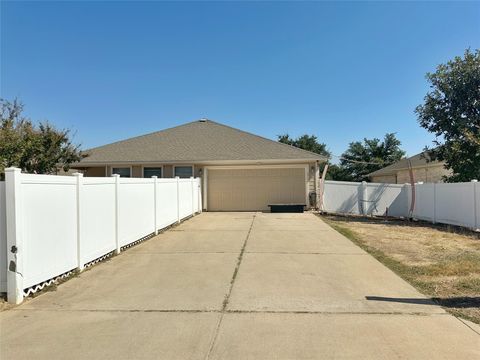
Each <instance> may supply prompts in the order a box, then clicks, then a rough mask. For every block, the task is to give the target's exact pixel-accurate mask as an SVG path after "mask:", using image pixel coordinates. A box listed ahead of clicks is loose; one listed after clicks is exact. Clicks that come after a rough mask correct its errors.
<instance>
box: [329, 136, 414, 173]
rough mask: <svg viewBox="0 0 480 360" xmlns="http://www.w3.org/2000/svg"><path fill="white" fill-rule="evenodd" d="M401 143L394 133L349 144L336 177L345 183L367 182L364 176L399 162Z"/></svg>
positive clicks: (403, 152) (402, 154)
mask: <svg viewBox="0 0 480 360" xmlns="http://www.w3.org/2000/svg"><path fill="white" fill-rule="evenodd" d="M400 145H401V142H400V140H398V139H397V138H396V136H395V134H394V133H390V134H385V137H384V139H383V142H382V141H380V139H377V138H374V139H363V143H362V142H360V141H355V142H351V143H350V145H349V146H348V149H347V150H346V151H345V152H344V153H343V154H342V158H341V160H340V170H341V171H340V172H339V174H337V177H342V180H345V181H363V180H367V178H366V175H367V174H369V173H371V172H373V171H376V170H379V169H381V168H383V167H385V166H388V165H390V164H393V163H394V162H397V161H398V160H400V159H401V158H402V157H403V156H404V155H405V151H403V150H401V149H400Z"/></svg>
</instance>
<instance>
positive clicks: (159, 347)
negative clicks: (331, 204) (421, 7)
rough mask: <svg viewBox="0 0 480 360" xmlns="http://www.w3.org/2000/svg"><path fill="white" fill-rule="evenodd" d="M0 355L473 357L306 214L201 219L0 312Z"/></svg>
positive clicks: (412, 296)
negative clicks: (19, 304)
mask: <svg viewBox="0 0 480 360" xmlns="http://www.w3.org/2000/svg"><path fill="white" fill-rule="evenodd" d="M0 321H1V323H0V326H1V327H0V331H1V332H0V358H1V359H29V358H36V359H69V360H73V359H168V360H170V359H229V360H231V359H330V358H335V359H337V358H339V359H343V358H354V359H360V358H368V359H429V358H435V359H453V358H458V359H480V335H479V333H478V332H476V331H478V328H475V327H473V326H472V327H469V326H467V325H466V324H465V323H464V322H462V321H460V320H458V319H456V318H455V317H453V316H451V315H448V314H446V313H445V312H444V310H443V309H441V308H440V307H438V306H436V305H434V304H433V303H431V302H430V301H428V300H427V299H425V298H424V297H423V296H422V295H421V294H420V293H418V292H417V291H416V290H415V289H414V288H412V287H411V286H410V285H408V284H407V283H406V282H404V281H403V280H401V279H400V278H399V277H398V276H396V275H395V274H393V273H392V272H391V271H390V270H388V269H387V268H385V267H384V266H383V265H381V264H380V263H379V262H377V261H376V260H375V259H373V258H372V257H371V256H370V255H368V254H366V253H365V252H363V251H362V250H361V249H359V248H358V247H356V246H355V245H353V244H352V243H351V242H350V241H349V240H347V239H346V238H344V237H343V236H341V235H340V234H339V233H337V232H335V231H334V230H332V229H331V228H330V227H328V226H327V225H326V224H324V223H323V222H322V221H321V220H319V219H318V218H317V217H315V216H314V215H312V214H263V213H204V214H201V215H199V216H197V217H195V218H193V219H191V220H188V221H186V222H185V223H183V224H181V225H180V226H178V227H176V228H174V229H171V230H169V231H166V232H165V233H163V234H161V235H159V236H158V237H156V238H153V239H151V240H149V241H147V242H145V243H143V244H141V245H138V246H136V247H134V248H131V249H129V250H127V251H125V253H122V254H121V255H120V256H118V257H115V258H113V259H111V260H110V261H107V262H105V263H102V264H99V265H97V266H95V267H93V268H92V269H91V270H88V271H85V272H84V273H82V274H81V275H80V276H78V277H77V278H74V279H72V280H70V281H68V282H66V283H65V284H62V285H60V286H59V287H58V289H57V290H56V291H53V292H48V293H45V294H42V295H40V296H38V297H37V298H35V299H31V300H28V301H27V302H25V303H24V304H23V305H21V306H19V307H16V308H14V309H12V310H8V311H5V312H3V313H1V314H0Z"/></svg>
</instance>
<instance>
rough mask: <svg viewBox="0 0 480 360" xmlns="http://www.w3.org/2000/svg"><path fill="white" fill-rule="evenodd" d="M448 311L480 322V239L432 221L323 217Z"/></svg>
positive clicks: (475, 235)
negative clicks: (432, 223) (434, 223)
mask: <svg viewBox="0 0 480 360" xmlns="http://www.w3.org/2000/svg"><path fill="white" fill-rule="evenodd" d="M321 217H322V219H323V220H325V221H326V222H327V223H328V224H329V225H331V226H332V227H334V228H335V229H336V230H337V231H339V232H340V233H342V234H343V235H345V236H346V237H348V238H349V239H350V240H352V241H353V242H354V243H356V244H357V245H359V246H360V247H362V248H363V249H365V250H366V251H367V252H369V253H370V254H372V255H373V256H374V257H375V258H377V259H378V260H380V261H381V262H382V263H384V264H385V265H386V266H388V267H389V268H390V269H392V270H393V271H395V272H396V273H397V274H398V275H400V276H401V277H403V278H404V279H405V280H407V281H408V282H410V283H411V284H412V285H413V286H415V287H416V288H417V289H418V290H420V291H421V292H422V293H424V294H425V295H427V296H430V297H431V298H432V299H434V300H436V301H437V302H438V303H439V304H441V305H442V306H443V307H444V308H445V309H446V310H447V311H449V312H451V313H453V314H455V315H457V316H460V317H463V318H465V319H468V320H471V321H473V322H476V323H478V324H480V236H479V235H478V234H476V233H473V232H471V231H468V230H463V231H462V230H459V229H455V228H449V227H444V226H435V225H429V224H426V223H412V222H407V221H401V220H384V219H375V218H374V219H370V218H368V219H366V218H359V217H344V216H334V215H322V216H321Z"/></svg>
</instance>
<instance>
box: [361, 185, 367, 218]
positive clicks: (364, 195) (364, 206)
mask: <svg viewBox="0 0 480 360" xmlns="http://www.w3.org/2000/svg"><path fill="white" fill-rule="evenodd" d="M361 187H362V198H361V199H362V207H361V209H362V213H363V214H362V215H368V214H367V213H368V207H367V197H368V193H367V182H366V181H362V185H361Z"/></svg>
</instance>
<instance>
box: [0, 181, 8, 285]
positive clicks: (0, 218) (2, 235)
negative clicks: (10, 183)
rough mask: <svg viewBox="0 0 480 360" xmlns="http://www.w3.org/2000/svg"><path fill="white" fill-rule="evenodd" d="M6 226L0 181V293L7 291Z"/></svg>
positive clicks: (3, 196) (2, 185)
mask: <svg viewBox="0 0 480 360" xmlns="http://www.w3.org/2000/svg"><path fill="white" fill-rule="evenodd" d="M6 227H7V224H6V219H5V182H4V181H0V292H6V291H7V229H6Z"/></svg>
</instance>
